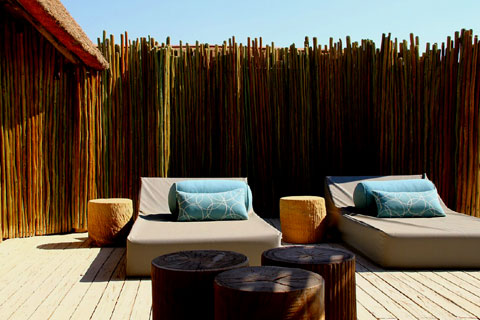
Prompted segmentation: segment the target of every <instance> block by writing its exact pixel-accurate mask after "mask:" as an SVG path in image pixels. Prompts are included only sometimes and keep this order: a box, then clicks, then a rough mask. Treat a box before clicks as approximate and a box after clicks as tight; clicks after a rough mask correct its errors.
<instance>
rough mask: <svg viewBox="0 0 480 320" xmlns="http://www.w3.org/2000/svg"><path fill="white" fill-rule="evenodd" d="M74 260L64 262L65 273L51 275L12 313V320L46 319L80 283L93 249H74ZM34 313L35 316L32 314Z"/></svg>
mask: <svg viewBox="0 0 480 320" xmlns="http://www.w3.org/2000/svg"><path fill="white" fill-rule="evenodd" d="M74 250H76V252H75V259H72V260H70V261H66V262H67V263H65V264H64V265H62V270H65V271H66V273H61V274H60V273H53V274H52V275H51V276H50V277H49V278H48V279H47V280H46V281H45V282H44V283H43V284H42V288H41V290H37V291H36V292H35V293H34V294H32V295H30V297H29V298H28V300H27V301H25V303H24V304H23V305H22V306H21V307H20V308H19V309H17V311H15V313H13V315H12V318H13V319H18V320H20V319H29V318H30V317H33V318H34V319H48V318H49V316H50V314H51V313H52V310H54V309H55V308H56V307H57V305H58V304H59V302H60V301H61V300H62V299H63V297H64V296H65V294H66V293H67V292H68V291H69V290H70V289H71V288H72V287H73V285H74V284H75V283H76V282H78V281H80V279H81V274H82V272H83V271H84V270H85V269H86V268H88V265H89V264H90V261H91V259H92V258H93V256H94V255H95V253H96V251H95V249H94V248H80V249H74ZM34 313H35V316H33V314H34Z"/></svg>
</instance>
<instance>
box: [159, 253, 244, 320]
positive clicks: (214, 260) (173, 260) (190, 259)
mask: <svg viewBox="0 0 480 320" xmlns="http://www.w3.org/2000/svg"><path fill="white" fill-rule="evenodd" d="M246 266H248V258H247V257H246V256H245V255H243V254H241V253H237V252H233V251H219V250H193V251H180V252H174V253H170V254H166V255H163V256H160V257H157V258H155V259H153V260H152V309H153V310H152V312H153V319H165V320H168V319H213V314H214V307H213V301H214V295H213V281H214V279H215V276H216V275H217V274H219V273H221V272H223V271H226V270H230V269H234V268H240V267H246Z"/></svg>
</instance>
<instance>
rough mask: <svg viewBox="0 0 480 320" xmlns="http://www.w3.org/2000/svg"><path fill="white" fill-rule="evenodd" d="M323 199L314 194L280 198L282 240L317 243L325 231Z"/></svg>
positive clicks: (325, 211)
mask: <svg viewBox="0 0 480 320" xmlns="http://www.w3.org/2000/svg"><path fill="white" fill-rule="evenodd" d="M326 214H327V210H326V209H325V199H323V198H322V197H314V196H293V197H283V198H280V224H281V226H282V237H283V238H282V240H283V241H284V242H289V243H318V242H320V241H321V240H322V238H323V234H324V233H325V223H324V219H325V216H326Z"/></svg>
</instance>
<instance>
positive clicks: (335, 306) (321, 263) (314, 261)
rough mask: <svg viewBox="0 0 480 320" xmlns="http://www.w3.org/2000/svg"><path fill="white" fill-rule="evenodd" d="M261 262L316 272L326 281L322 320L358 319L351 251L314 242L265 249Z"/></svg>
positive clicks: (353, 261)
mask: <svg viewBox="0 0 480 320" xmlns="http://www.w3.org/2000/svg"><path fill="white" fill-rule="evenodd" d="M262 265H271V266H282V267H290V268H301V269H305V270H309V271H313V272H316V273H318V274H319V275H321V276H322V277H323V279H324V280H325V319H327V320H329V319H331V320H342V319H349V320H350V319H351V320H353V319H357V300H356V294H355V293H356V287H355V255H354V254H352V253H350V252H347V251H344V250H338V249H332V248H325V247H321V246H315V245H307V246H289V247H281V248H274V249H270V250H267V251H265V252H264V253H263V254H262Z"/></svg>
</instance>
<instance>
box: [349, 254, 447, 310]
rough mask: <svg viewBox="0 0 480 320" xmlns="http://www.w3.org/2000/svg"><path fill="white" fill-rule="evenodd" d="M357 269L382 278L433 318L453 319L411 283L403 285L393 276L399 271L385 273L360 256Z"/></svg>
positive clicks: (403, 283)
mask: <svg viewBox="0 0 480 320" xmlns="http://www.w3.org/2000/svg"><path fill="white" fill-rule="evenodd" d="M357 269H358V270H359V272H363V271H364V270H365V269H366V270H369V271H370V272H374V273H375V274H377V275H378V276H380V277H382V278H383V279H384V280H385V281H386V282H387V283H389V284H391V285H392V286H393V287H395V289H396V290H399V291H400V292H402V293H403V294H404V295H405V296H408V297H409V298H410V299H411V300H413V301H414V302H415V303H416V304H418V305H419V306H420V307H421V308H423V309H424V310H428V312H429V313H430V314H432V315H433V316H434V317H435V318H438V319H455V317H454V315H453V314H451V313H450V312H448V311H446V310H445V309H443V308H442V307H441V305H439V304H436V303H435V302H434V301H432V300H431V299H430V298H429V297H428V296H426V295H423V294H422V293H421V292H419V290H418V289H417V288H416V287H415V286H414V285H412V283H405V282H403V281H401V280H399V279H398V278H396V277H395V276H394V274H395V273H398V272H401V271H395V270H392V271H386V270H383V269H382V268H380V267H378V266H376V265H373V264H372V263H371V262H369V261H367V260H366V259H364V258H363V257H361V256H357ZM415 315H416V316H417V317H418V318H421V315H422V314H415ZM427 318H428V317H427Z"/></svg>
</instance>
